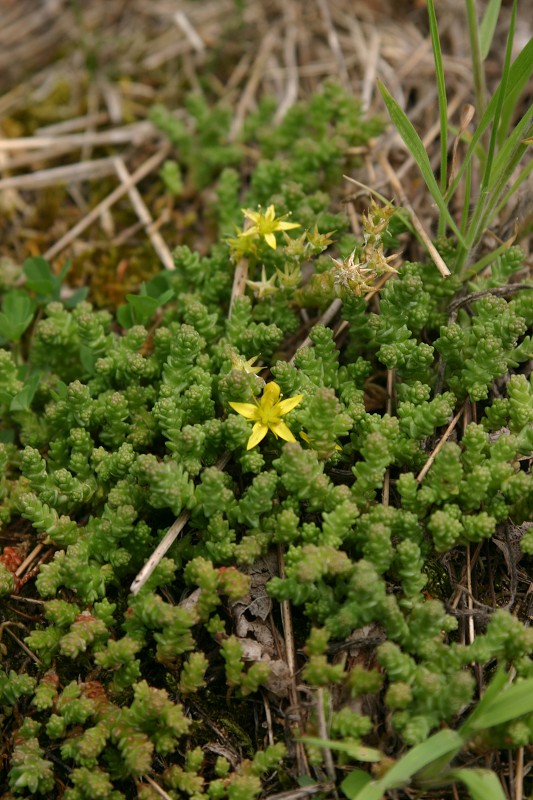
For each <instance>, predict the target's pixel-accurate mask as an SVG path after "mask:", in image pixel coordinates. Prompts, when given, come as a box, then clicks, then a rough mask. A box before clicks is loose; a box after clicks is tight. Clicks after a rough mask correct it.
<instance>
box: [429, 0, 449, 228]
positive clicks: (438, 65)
mask: <svg viewBox="0 0 533 800" xmlns="http://www.w3.org/2000/svg"><path fill="white" fill-rule="evenodd" d="M428 15H429V30H430V34H431V47H432V49H433V60H434V62H435V76H436V78H437V96H438V102H439V123H440V188H441V194H442V195H443V196H444V194H445V192H446V184H447V182H448V98H447V97H446V81H445V78H444V66H443V63H442V50H441V46H440V39H439V30H438V26H437V17H436V15H435V4H434V2H433V0H428ZM444 229H445V220H444V217H443V216H442V215H441V217H440V219H439V234H443V233H444Z"/></svg>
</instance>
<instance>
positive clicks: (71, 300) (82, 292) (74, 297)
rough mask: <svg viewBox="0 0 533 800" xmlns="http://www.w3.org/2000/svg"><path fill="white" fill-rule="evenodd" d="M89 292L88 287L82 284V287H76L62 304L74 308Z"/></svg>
mask: <svg viewBox="0 0 533 800" xmlns="http://www.w3.org/2000/svg"><path fill="white" fill-rule="evenodd" d="M88 294H89V287H88V286H84V287H83V288H82V289H78V290H77V291H75V292H74V293H73V294H71V295H70V297H68V298H67V299H66V300H65V302H64V303H63V305H64V306H65V308H75V307H76V306H77V305H78V304H79V303H81V302H82V301H83V300H85V298H86V297H87V295H88Z"/></svg>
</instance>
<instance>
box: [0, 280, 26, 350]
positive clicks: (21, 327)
mask: <svg viewBox="0 0 533 800" xmlns="http://www.w3.org/2000/svg"><path fill="white" fill-rule="evenodd" d="M34 311H35V303H34V302H33V301H32V300H31V299H30V298H29V297H28V295H27V294H26V292H20V291H13V292H8V294H6V295H5V297H4V303H3V306H2V312H1V313H0V336H4V337H5V338H6V339H7V340H8V341H13V342H18V341H19V339H20V337H21V336H22V334H23V333H24V331H25V330H26V328H27V327H28V326H29V325H30V324H31V321H32V319H33V312H34Z"/></svg>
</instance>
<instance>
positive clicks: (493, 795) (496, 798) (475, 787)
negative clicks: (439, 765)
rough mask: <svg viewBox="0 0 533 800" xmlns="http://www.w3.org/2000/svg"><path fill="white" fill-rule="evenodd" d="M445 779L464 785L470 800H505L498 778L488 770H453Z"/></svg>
mask: <svg viewBox="0 0 533 800" xmlns="http://www.w3.org/2000/svg"><path fill="white" fill-rule="evenodd" d="M446 777H450V778H453V779H454V780H456V781H460V782H461V783H464V785H465V786H466V788H467V789H468V793H469V794H470V797H471V798H472V800H505V794H504V792H503V789H502V786H501V783H500V781H499V780H498V776H497V775H496V773H495V772H492V770H490V769H454V770H452V771H451V772H449V773H448V775H447V776H446Z"/></svg>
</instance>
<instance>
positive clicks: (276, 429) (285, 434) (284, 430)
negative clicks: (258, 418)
mask: <svg viewBox="0 0 533 800" xmlns="http://www.w3.org/2000/svg"><path fill="white" fill-rule="evenodd" d="M269 427H270V430H271V431H272V433H273V434H275V435H276V436H279V437H280V439H285V441H286V442H295V441H296V439H295V438H294V434H293V432H292V431H291V429H290V428H289V426H288V425H285V423H284V422H281V420H280V422H274V423H272V424H271V425H270V426H269Z"/></svg>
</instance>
